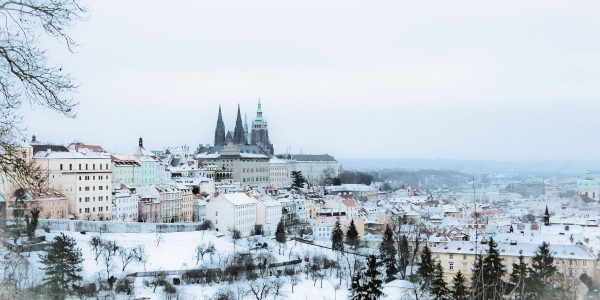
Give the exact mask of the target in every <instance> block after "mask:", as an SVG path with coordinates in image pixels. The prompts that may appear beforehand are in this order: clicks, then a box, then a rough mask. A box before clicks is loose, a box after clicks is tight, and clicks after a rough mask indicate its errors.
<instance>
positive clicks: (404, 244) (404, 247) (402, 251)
mask: <svg viewBox="0 0 600 300" xmlns="http://www.w3.org/2000/svg"><path fill="white" fill-rule="evenodd" d="M398 256H399V260H398V269H399V271H400V277H401V279H406V268H407V267H408V262H409V259H410V252H409V250H408V238H407V237H406V235H404V234H403V235H402V236H401V237H400V242H399V243H398Z"/></svg>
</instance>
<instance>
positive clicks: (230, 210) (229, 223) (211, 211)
mask: <svg viewBox="0 0 600 300" xmlns="http://www.w3.org/2000/svg"><path fill="white" fill-rule="evenodd" d="M206 219H207V220H210V221H211V222H212V223H213V226H214V227H215V230H217V231H219V232H221V233H228V232H232V231H233V230H234V229H235V230H238V231H239V232H240V234H241V236H243V237H244V236H249V235H250V234H251V233H252V231H253V230H254V226H255V225H256V199H254V198H252V197H249V196H248V195H246V194H244V193H231V194H221V195H219V196H217V197H216V198H214V199H212V200H211V201H210V202H208V203H207V204H206Z"/></svg>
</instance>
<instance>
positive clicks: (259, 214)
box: [253, 194, 282, 236]
mask: <svg viewBox="0 0 600 300" xmlns="http://www.w3.org/2000/svg"><path fill="white" fill-rule="evenodd" d="M253 197H254V198H255V199H256V225H261V226H262V229H263V234H264V235H265V236H273V235H275V231H276V230H277V224H278V223H279V221H280V220H281V215H282V212H281V210H282V206H281V203H279V201H277V200H275V199H273V198H271V197H270V196H267V195H261V194H258V195H253Z"/></svg>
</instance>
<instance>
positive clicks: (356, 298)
mask: <svg viewBox="0 0 600 300" xmlns="http://www.w3.org/2000/svg"><path fill="white" fill-rule="evenodd" d="M363 278H364V275H363V274H362V272H361V271H358V272H356V274H354V276H353V277H352V284H351V286H350V288H351V289H352V296H351V298H350V299H352V300H365V299H367V294H366V292H365V290H366V289H365V286H364V285H363V282H362V281H363V280H364V279H363Z"/></svg>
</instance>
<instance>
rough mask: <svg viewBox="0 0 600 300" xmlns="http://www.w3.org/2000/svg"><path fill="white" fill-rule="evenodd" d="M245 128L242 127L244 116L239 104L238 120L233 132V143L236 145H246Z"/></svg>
mask: <svg viewBox="0 0 600 300" xmlns="http://www.w3.org/2000/svg"><path fill="white" fill-rule="evenodd" d="M245 139H246V138H245V135H244V126H243V125H242V114H241V112H240V105H239V104H238V111H237V119H236V120H235V129H234V131H233V143H234V144H236V145H245V144H246V142H245Z"/></svg>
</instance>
